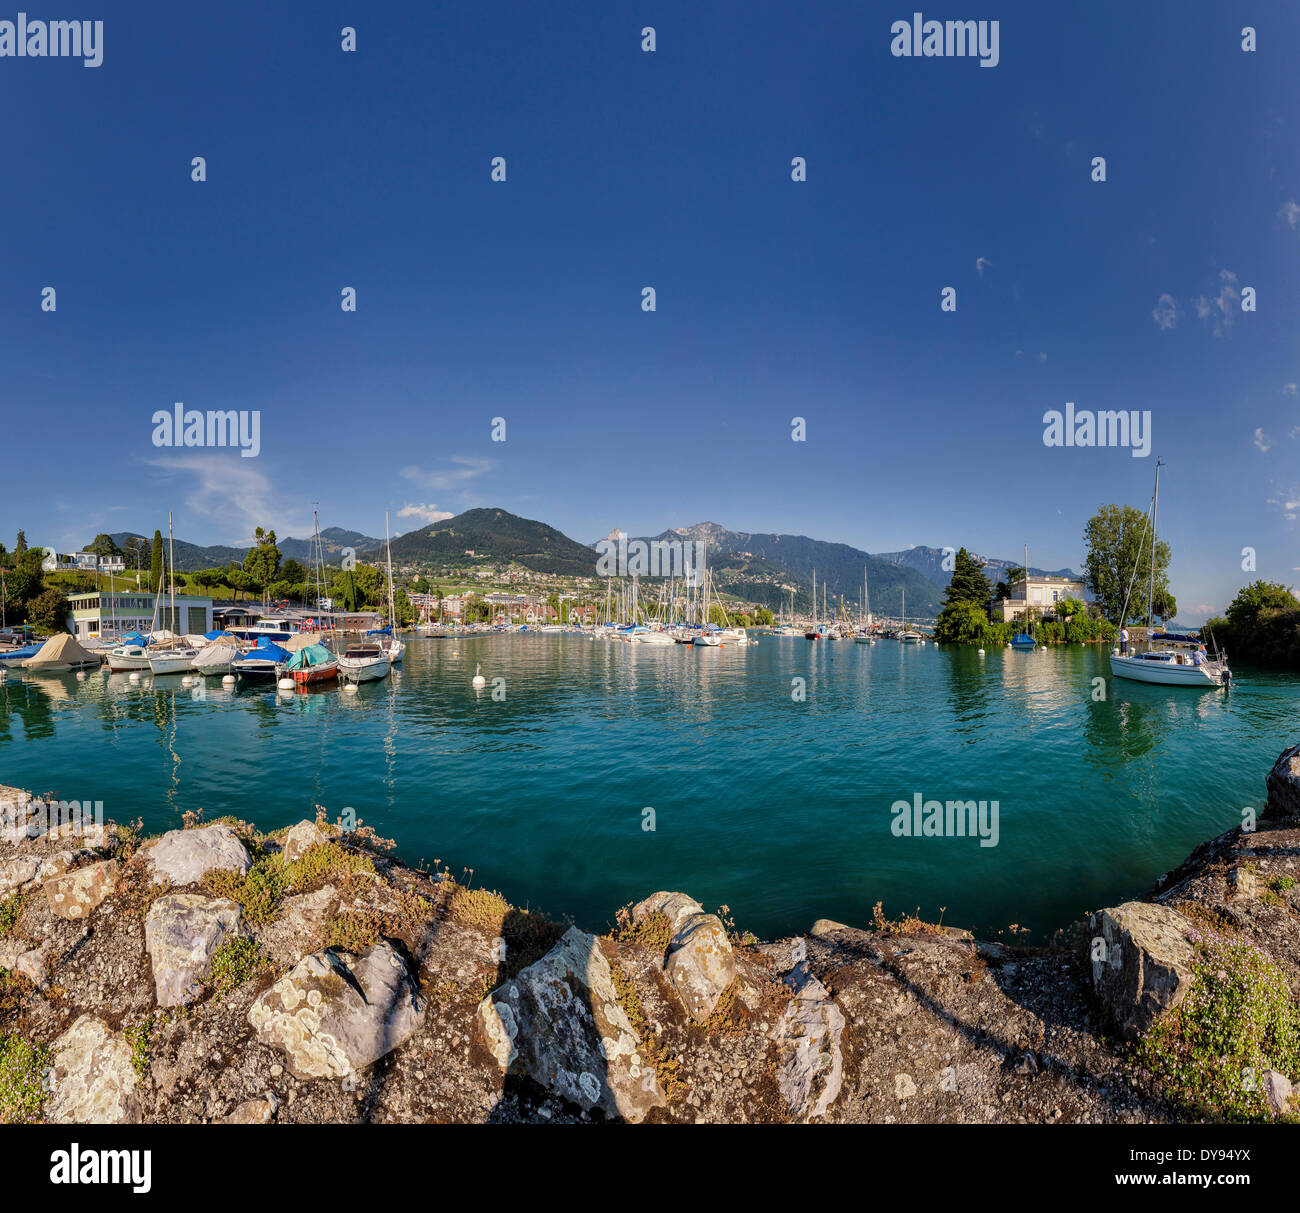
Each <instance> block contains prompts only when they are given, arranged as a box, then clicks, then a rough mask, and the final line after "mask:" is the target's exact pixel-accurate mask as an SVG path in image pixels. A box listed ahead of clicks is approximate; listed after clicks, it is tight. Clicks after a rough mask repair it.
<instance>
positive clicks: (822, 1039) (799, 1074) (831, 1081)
mask: <svg viewBox="0 0 1300 1213" xmlns="http://www.w3.org/2000/svg"><path fill="white" fill-rule="evenodd" d="M786 981H787V982H788V983H789V984H790V985H791V986H792V987H793V990H794V996H793V997H792V998H791V999H790V1001H789V1003H788V1004H787V1005H786V1009H785V1013H784V1014H783V1015H782V1016H781V1019H780V1021H779V1022H778V1023H777V1025H776V1027H775V1029H774V1030H773V1032H772V1039H773V1040H774V1041H775V1042H776V1045H777V1051H778V1055H779V1061H778V1066H779V1069H778V1070H777V1077H776V1084H777V1087H778V1088H779V1090H780V1092H781V1095H782V1097H783V1098H784V1099H785V1101H786V1103H787V1104H789V1105H790V1112H791V1115H793V1116H794V1117H795V1119H796V1120H801V1121H807V1120H812V1119H813V1118H814V1117H817V1116H824V1115H825V1114H826V1112H827V1110H828V1109H829V1108H830V1106H831V1104H833V1103H834V1102H835V1100H836V1099H837V1098H838V1097H839V1094H840V1088H841V1086H842V1085H843V1082H844V1057H843V1054H842V1053H841V1051H840V1035H841V1034H842V1033H843V1031H844V1013H843V1012H842V1011H841V1010H840V1008H839V1006H838V1005H837V1004H836V1002H835V1000H834V999H833V998H831V996H830V992H829V991H828V990H827V989H826V987H825V986H824V985H822V983H821V982H820V981H818V980H817V979H816V978H815V977H814V976H813V975H812V974H811V973H810V972H809V971H808V967H807V962H806V961H805V962H800V963H799V964H798V965H796V966H795V968H794V971H793V972H792V973H790V975H789V976H788V977H787V978H786Z"/></svg>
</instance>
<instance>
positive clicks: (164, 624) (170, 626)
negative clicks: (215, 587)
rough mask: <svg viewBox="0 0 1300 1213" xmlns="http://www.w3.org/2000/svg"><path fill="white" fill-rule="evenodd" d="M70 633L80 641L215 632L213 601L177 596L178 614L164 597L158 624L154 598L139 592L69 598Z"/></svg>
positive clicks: (78, 595) (159, 604)
mask: <svg viewBox="0 0 1300 1213" xmlns="http://www.w3.org/2000/svg"><path fill="white" fill-rule="evenodd" d="M68 606H69V609H70V611H71V614H70V615H69V616H68V621H67V622H68V631H70V632H71V633H72V634H73V635H74V636H76V638H77V639H78V640H90V639H93V638H95V637H101V638H103V639H109V638H116V637H118V636H125V635H126V634H127V633H128V632H143V633H145V634H146V635H148V633H149V631H150V628H151V626H152V628H153V630H154V631H161V630H163V629H166V630H167V631H170V632H174V633H176V635H178V636H182V635H186V634H190V633H193V634H195V635H202V634H203V633H204V632H210V631H212V599H211V598H200V597H197V596H195V595H192V594H177V595H176V608H175V613H173V611H172V604H171V598H170V596H168V595H164V596H163V598H162V600H161V601H160V602H159V603H158V620H157V623H156V624H154V595H152V594H142V593H137V592H128V593H118V594H103V593H100V592H99V591H96V592H94V593H91V594H69V595H68Z"/></svg>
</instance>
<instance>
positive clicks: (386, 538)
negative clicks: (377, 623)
mask: <svg viewBox="0 0 1300 1213" xmlns="http://www.w3.org/2000/svg"><path fill="white" fill-rule="evenodd" d="M384 546H385V547H386V548H387V549H388V626H389V627H390V628H393V629H394V631H395V630H396V629H397V621H396V620H395V619H394V617H393V541H392V540H391V539H390V538H389V534H388V511H387V510H385V511H384Z"/></svg>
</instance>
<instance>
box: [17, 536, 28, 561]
mask: <svg viewBox="0 0 1300 1213" xmlns="http://www.w3.org/2000/svg"><path fill="white" fill-rule="evenodd" d="M25 551H27V532H26V531H19V532H18V538H17V539H16V540H15V541H14V555H15V556H21V555H22V554H23V553H24V552H25Z"/></svg>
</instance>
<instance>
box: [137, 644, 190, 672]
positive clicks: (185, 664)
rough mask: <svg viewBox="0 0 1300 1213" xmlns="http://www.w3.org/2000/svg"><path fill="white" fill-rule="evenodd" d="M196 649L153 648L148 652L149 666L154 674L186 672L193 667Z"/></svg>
mask: <svg viewBox="0 0 1300 1213" xmlns="http://www.w3.org/2000/svg"><path fill="white" fill-rule="evenodd" d="M198 655H199V650H198V649H191V648H175V649H155V650H153V651H152V652H151V653H150V654H149V668H150V669H151V670H152V671H153V672H154V673H155V674H188V673H189V672H190V670H192V669H193V668H194V659H195V658H196V657H197V656H198Z"/></svg>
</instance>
